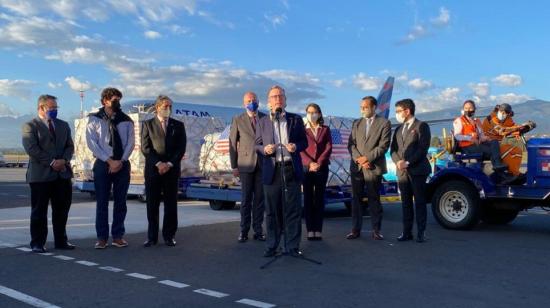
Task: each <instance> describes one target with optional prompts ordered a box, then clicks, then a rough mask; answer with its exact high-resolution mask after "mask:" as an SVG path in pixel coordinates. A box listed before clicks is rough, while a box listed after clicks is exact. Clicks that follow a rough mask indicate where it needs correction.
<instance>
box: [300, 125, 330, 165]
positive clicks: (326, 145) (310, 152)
mask: <svg viewBox="0 0 550 308" xmlns="http://www.w3.org/2000/svg"><path fill="white" fill-rule="evenodd" d="M306 137H307V148H306V150H305V151H303V152H302V153H300V155H301V156H302V164H303V165H304V167H308V166H309V164H310V163H312V162H314V163H318V164H319V165H321V166H328V165H329V164H330V154H332V136H331V135H330V128H329V127H328V126H326V125H321V126H319V128H318V131H317V138H315V135H314V134H313V131H312V130H311V129H309V128H306Z"/></svg>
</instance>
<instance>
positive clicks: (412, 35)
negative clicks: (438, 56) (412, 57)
mask: <svg viewBox="0 0 550 308" xmlns="http://www.w3.org/2000/svg"><path fill="white" fill-rule="evenodd" d="M427 34H428V31H427V30H426V28H424V26H422V25H415V26H414V27H413V28H412V29H411V30H410V31H409V33H407V35H406V36H405V37H404V38H402V39H401V42H402V43H409V42H414V41H416V40H418V39H419V38H421V37H424V36H426V35H427Z"/></svg>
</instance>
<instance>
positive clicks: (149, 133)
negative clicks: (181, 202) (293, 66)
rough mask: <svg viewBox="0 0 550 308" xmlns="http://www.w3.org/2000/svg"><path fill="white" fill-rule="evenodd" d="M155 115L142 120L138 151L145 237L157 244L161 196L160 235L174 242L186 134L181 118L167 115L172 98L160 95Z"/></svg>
mask: <svg viewBox="0 0 550 308" xmlns="http://www.w3.org/2000/svg"><path fill="white" fill-rule="evenodd" d="M155 109H156V116H155V117H154V118H152V119H150V120H147V121H145V122H143V126H142V130H141V151H142V152H143V155H145V195H146V198H147V221H148V222H149V228H148V232H147V241H145V243H144V244H143V246H145V247H150V246H152V245H155V244H157V240H158V232H159V207H160V201H161V199H162V200H164V220H163V223H162V237H163V238H164V242H165V243H166V245H168V246H176V240H175V235H176V231H177V229H178V208H177V205H178V180H179V178H180V175H181V168H180V166H181V159H182V157H183V155H184V154H185V146H186V142H187V136H186V134H185V126H184V125H183V123H182V122H180V121H177V120H175V119H172V118H170V114H171V112H172V100H171V99H170V98H169V97H168V96H164V95H160V96H159V97H158V98H157V100H156V102H155Z"/></svg>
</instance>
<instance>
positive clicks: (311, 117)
mask: <svg viewBox="0 0 550 308" xmlns="http://www.w3.org/2000/svg"><path fill="white" fill-rule="evenodd" d="M306 117H307V120H308V121H309V122H311V123H317V120H319V114H318V113H308V114H307V115H306Z"/></svg>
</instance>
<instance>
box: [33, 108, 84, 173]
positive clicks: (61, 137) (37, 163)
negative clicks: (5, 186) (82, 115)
mask: <svg viewBox="0 0 550 308" xmlns="http://www.w3.org/2000/svg"><path fill="white" fill-rule="evenodd" d="M53 123H54V127H55V138H54V137H53V136H52V135H51V134H50V131H49V129H48V126H46V124H44V122H42V120H40V118H39V117H36V118H34V119H32V120H31V121H29V122H27V123H25V124H23V127H22V139H23V140H22V141H23V147H24V148H25V152H27V154H28V155H29V166H28V169H27V183H36V182H51V181H54V180H56V179H57V178H59V177H60V178H63V179H70V178H72V176H73V172H72V170H71V166H70V164H69V162H70V160H71V158H72V157H73V153H74V144H73V139H72V138H71V128H70V127H69V124H68V123H67V122H65V121H62V120H59V119H55V120H54V122H53ZM54 159H64V160H66V161H67V165H66V170H65V171H64V172H56V171H54V170H53V169H52V167H50V164H51V163H52V161H53V160H54Z"/></svg>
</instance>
